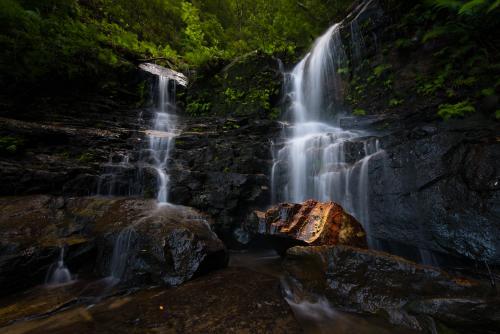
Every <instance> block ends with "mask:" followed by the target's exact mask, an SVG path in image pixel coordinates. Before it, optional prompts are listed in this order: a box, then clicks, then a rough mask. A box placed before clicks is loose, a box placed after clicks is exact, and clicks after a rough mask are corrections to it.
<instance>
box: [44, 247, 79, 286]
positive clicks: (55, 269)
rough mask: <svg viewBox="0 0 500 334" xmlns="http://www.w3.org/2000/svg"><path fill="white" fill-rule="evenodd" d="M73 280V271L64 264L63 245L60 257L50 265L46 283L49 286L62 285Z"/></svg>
mask: <svg viewBox="0 0 500 334" xmlns="http://www.w3.org/2000/svg"><path fill="white" fill-rule="evenodd" d="M72 280H73V279H72V276H71V272H70V271H69V269H68V267H66V265H65V264H64V247H62V246H61V248H60V251H59V259H58V260H57V262H55V263H54V264H52V265H51V266H50V268H49V271H48V272H47V277H46V278H45V284H47V285H49V286H54V285H62V284H67V283H70V282H72Z"/></svg>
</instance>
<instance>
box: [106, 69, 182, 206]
mask: <svg viewBox="0 0 500 334" xmlns="http://www.w3.org/2000/svg"><path fill="white" fill-rule="evenodd" d="M156 77H157V84H156V92H155V94H154V101H155V103H154V107H153V108H151V112H152V114H153V117H152V120H151V125H150V127H149V129H148V130H146V131H145V134H146V145H144V146H142V147H141V148H140V152H139V154H134V152H132V153H129V152H113V153H112V154H111V155H110V158H109V161H108V163H106V164H104V165H103V174H101V175H100V177H99V181H98V184H97V194H99V195H105V196H116V195H118V196H133V195H141V194H143V193H144V190H145V184H146V183H147V182H145V180H144V176H145V174H144V171H145V170H146V169H147V170H149V171H152V172H153V173H154V175H155V176H156V198H157V200H158V202H159V203H160V204H164V203H167V202H168V185H169V175H168V166H169V157H170V152H171V151H172V148H173V146H174V142H175V137H176V136H177V135H178V130H177V116H176V114H175V113H176V104H175V93H176V80H174V79H171V78H169V77H167V76H163V75H160V74H157V75H156ZM140 119H142V113H141V115H140ZM131 157H132V159H131ZM137 158H139V159H138V160H137Z"/></svg>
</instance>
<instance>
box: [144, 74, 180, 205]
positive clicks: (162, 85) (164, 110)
mask: <svg viewBox="0 0 500 334" xmlns="http://www.w3.org/2000/svg"><path fill="white" fill-rule="evenodd" d="M158 78H159V79H158V98H157V108H156V110H155V116H154V120H153V127H152V130H149V131H147V132H146V134H147V137H148V140H149V149H148V151H149V153H150V158H151V159H152V164H153V167H154V169H155V170H156V173H157V180H158V182H157V184H158V191H157V196H156V198H157V200H158V202H159V203H167V202H168V183H169V176H168V173H167V170H168V159H169V156H170V151H171V150H172V147H173V145H174V142H175V136H176V135H177V129H176V124H177V116H176V115H175V109H176V106H175V81H174V80H170V79H169V78H167V77H164V76H159V77H158Z"/></svg>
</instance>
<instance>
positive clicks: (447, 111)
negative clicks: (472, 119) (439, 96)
mask: <svg viewBox="0 0 500 334" xmlns="http://www.w3.org/2000/svg"><path fill="white" fill-rule="evenodd" d="M475 111H476V108H474V106H473V105H472V104H471V103H470V101H468V100H465V101H462V102H459V103H456V104H442V105H440V106H439V108H438V115H439V116H441V118H443V119H444V120H448V119H450V118H452V117H463V116H465V115H466V114H470V113H474V112H475Z"/></svg>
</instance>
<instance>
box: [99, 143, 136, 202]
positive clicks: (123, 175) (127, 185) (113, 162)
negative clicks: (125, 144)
mask: <svg viewBox="0 0 500 334" xmlns="http://www.w3.org/2000/svg"><path fill="white" fill-rule="evenodd" d="M103 168H104V173H103V174H101V175H100V177H99V182H98V184H97V193H98V194H99V195H104V196H112V195H128V196H130V195H134V194H136V193H137V192H138V189H135V188H137V187H134V185H136V182H135V176H136V175H135V167H134V165H133V164H131V163H130V158H129V155H128V154H127V153H115V154H112V155H111V156H110V157H109V161H108V162H107V163H106V164H105V165H104V166H103Z"/></svg>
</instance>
